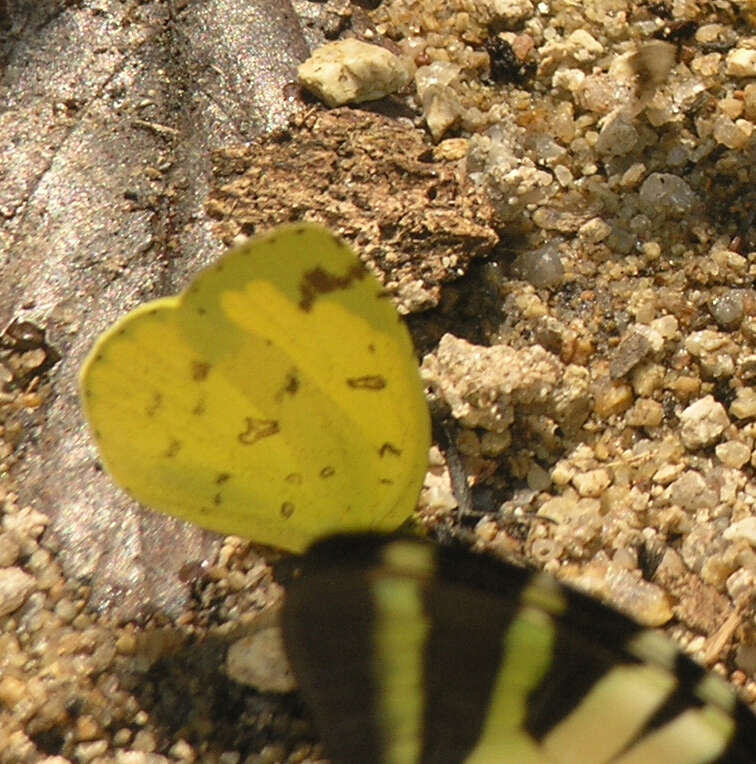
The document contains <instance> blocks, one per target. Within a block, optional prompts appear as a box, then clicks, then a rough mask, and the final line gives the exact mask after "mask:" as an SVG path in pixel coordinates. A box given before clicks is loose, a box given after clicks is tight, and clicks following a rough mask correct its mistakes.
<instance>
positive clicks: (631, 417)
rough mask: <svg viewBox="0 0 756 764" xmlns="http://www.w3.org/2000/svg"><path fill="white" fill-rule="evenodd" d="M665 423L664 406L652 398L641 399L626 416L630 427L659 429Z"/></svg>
mask: <svg viewBox="0 0 756 764" xmlns="http://www.w3.org/2000/svg"><path fill="white" fill-rule="evenodd" d="M663 421H664V406H662V405H661V403H659V402H658V401H655V400H653V399H652V398H639V399H638V400H637V401H635V403H634V404H633V407H632V408H631V409H630V410H629V411H628V412H627V414H625V422H626V423H627V425H628V426H629V427H659V426H660V425H661V423H662V422H663Z"/></svg>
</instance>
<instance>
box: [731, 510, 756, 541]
mask: <svg viewBox="0 0 756 764" xmlns="http://www.w3.org/2000/svg"><path fill="white" fill-rule="evenodd" d="M724 537H725V538H726V539H732V540H733V541H735V540H738V539H742V540H743V541H747V542H748V543H749V544H750V545H751V546H752V547H756V517H746V518H744V519H743V520H738V521H737V522H736V523H733V524H732V525H731V526H730V527H729V528H727V529H726V530H725V532H724Z"/></svg>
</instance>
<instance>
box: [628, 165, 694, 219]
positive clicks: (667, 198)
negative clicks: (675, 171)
mask: <svg viewBox="0 0 756 764" xmlns="http://www.w3.org/2000/svg"><path fill="white" fill-rule="evenodd" d="M638 193H639V199H640V202H641V204H643V206H644V207H645V208H646V209H647V210H649V212H651V213H653V214H654V215H658V214H659V213H663V214H667V215H671V216H674V217H682V216H683V215H687V214H688V213H689V212H690V211H691V209H692V208H693V205H695V204H696V202H697V201H698V200H697V197H696V195H695V194H694V193H693V191H691V189H690V186H689V185H688V184H687V183H686V182H685V181H684V180H683V179H682V178H679V177H678V176H677V175H672V174H671V173H668V172H653V173H651V175H649V176H648V177H647V178H646V180H644V181H643V183H642V184H641V187H640V191H639V192H638Z"/></svg>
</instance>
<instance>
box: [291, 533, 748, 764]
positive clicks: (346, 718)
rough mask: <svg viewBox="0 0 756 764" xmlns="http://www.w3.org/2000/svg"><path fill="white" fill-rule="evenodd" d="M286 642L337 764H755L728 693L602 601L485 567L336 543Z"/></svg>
mask: <svg viewBox="0 0 756 764" xmlns="http://www.w3.org/2000/svg"><path fill="white" fill-rule="evenodd" d="M284 639H285V643H286V648H287V652H288V655H289V658H290V661H291V663H292V666H293V669H294V672H295V674H296V675H297V678H298V681H299V684H300V689H301V692H302V696H303V697H304V699H305V701H306V702H307V704H308V706H309V708H310V710H311V713H312V716H313V718H314V721H315V725H316V727H317V729H318V731H319V733H320V734H321V736H322V738H323V741H324V744H325V747H326V751H327V753H328V755H329V756H330V757H331V759H332V761H333V762H335V763H336V764H371V763H372V762H376V763H378V762H381V763H382V764H388V763H391V764H414V763H415V762H418V763H422V764H454V763H455V762H467V763H468V764H494V763H498V762H518V764H530V763H535V762H541V763H543V762H546V763H549V762H553V763H554V764H575V763H576V762H579V763H580V764H601V763H603V762H612V763H613V764H653V763H654V762H660V763H663V764H693V763H694V762H695V763H699V762H700V763H701V764H702V763H703V762H732V763H733V764H740V763H742V764H753V762H754V761H756V717H754V715H753V714H752V713H751V711H750V710H749V708H748V707H747V706H746V705H745V704H744V703H742V702H740V701H738V700H737V699H736V697H735V695H734V694H733V692H732V691H731V690H730V688H729V687H728V686H727V685H726V684H725V683H724V682H723V681H722V680H720V679H719V678H718V677H715V676H713V675H711V674H709V673H708V672H706V671H705V670H704V669H703V668H701V667H700V666H698V665H697V664H696V663H694V662H693V661H691V660H689V659H688V658H686V657H685V656H683V655H682V654H681V653H679V652H678V651H677V650H676V649H675V648H674V647H672V645H671V644H670V643H669V642H667V640H665V639H664V638H663V637H661V636H660V635H658V634H656V633H654V632H651V631H649V630H646V629H644V628H643V627H641V626H639V625H638V624H636V623H634V622H633V621H631V620H630V619H628V618H626V617H624V616H622V615H620V614H619V613H617V612H615V611H613V610H611V609H609V608H607V607H605V606H604V605H602V604H601V603H599V602H598V601H596V600H593V599H591V598H590V597H586V596H585V595H581V594H579V593H577V592H574V591H572V590H570V589H566V588H564V587H562V586H560V585H559V584H557V583H556V582H555V581H554V580H553V579H551V578H550V577H548V576H546V575H544V574H537V573H532V572H529V571H525V570H522V569H520V568H517V567H514V566H511V565H507V564H505V563H502V562H500V561H497V560H493V559H491V558H488V557H484V556H481V555H474V554H471V553H468V552H464V551H461V550H456V549H450V548H446V547H439V546H434V545H432V544H427V543H425V542H422V541H419V540H416V539H408V538H397V537H388V536H380V535H374V534H369V535H348V536H334V537H331V538H329V539H326V540H324V541H322V542H319V543H317V544H315V545H314V546H313V547H312V548H311V549H310V551H309V552H308V553H307V555H306V556H305V557H304V559H303V561H302V567H301V571H300V576H299V578H298V579H297V580H296V581H295V582H294V584H293V585H292V586H291V587H290V589H289V591H288V594H287V600H286V605H285V608H284Z"/></svg>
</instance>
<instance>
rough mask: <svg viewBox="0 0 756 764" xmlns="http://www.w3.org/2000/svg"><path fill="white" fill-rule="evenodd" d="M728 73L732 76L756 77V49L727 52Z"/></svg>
mask: <svg viewBox="0 0 756 764" xmlns="http://www.w3.org/2000/svg"><path fill="white" fill-rule="evenodd" d="M727 74H729V75H730V76H731V77H756V50H752V49H751V48H735V50H731V51H730V52H729V53H728V54H727Z"/></svg>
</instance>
